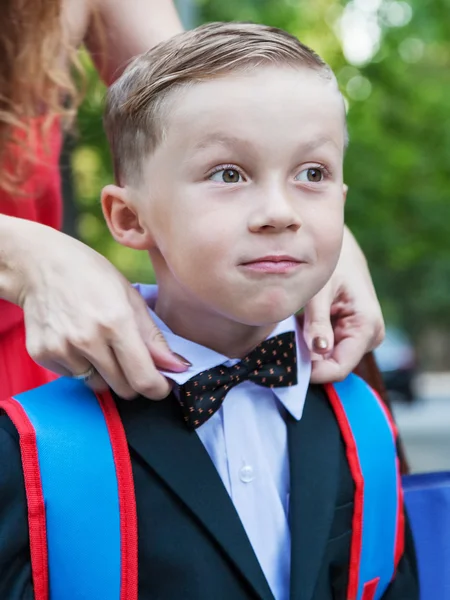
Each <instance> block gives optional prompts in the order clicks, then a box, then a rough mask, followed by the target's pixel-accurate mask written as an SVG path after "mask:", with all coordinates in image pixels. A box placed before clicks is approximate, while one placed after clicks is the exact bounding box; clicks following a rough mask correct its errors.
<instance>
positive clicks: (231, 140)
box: [194, 133, 339, 152]
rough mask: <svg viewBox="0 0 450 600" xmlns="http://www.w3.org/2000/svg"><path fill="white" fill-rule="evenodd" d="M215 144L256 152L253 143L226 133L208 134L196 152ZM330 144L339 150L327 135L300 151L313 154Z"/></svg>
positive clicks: (302, 145) (200, 141) (304, 146)
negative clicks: (243, 147)
mask: <svg viewBox="0 0 450 600" xmlns="http://www.w3.org/2000/svg"><path fill="white" fill-rule="evenodd" d="M214 144H216V145H217V144H219V145H222V146H228V147H233V146H241V147H242V146H245V147H246V149H247V150H248V151H249V150H254V147H253V144H252V143H251V142H249V141H248V140H245V139H242V138H240V137H237V136H234V135H229V134H226V133H207V134H206V135H204V136H203V137H202V138H200V139H199V140H198V141H197V142H196V143H195V145H194V151H195V150H202V149H203V148H207V147H208V146H212V145H214ZM328 144H332V145H333V146H334V147H335V148H337V149H338V150H339V147H338V145H337V144H336V141H335V140H333V138H331V137H328V136H327V135H323V136H319V137H317V138H315V139H313V140H311V141H309V142H306V143H304V144H302V143H300V144H299V150H303V151H306V152H311V151H313V150H317V149H318V148H320V147H322V146H325V145H328Z"/></svg>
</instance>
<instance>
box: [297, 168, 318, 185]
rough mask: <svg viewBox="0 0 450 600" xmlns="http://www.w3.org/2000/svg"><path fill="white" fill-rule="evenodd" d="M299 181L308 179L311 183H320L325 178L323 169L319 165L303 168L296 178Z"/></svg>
mask: <svg viewBox="0 0 450 600" xmlns="http://www.w3.org/2000/svg"><path fill="white" fill-rule="evenodd" d="M295 179H296V180H297V181H308V182H309V183H319V182H320V181H322V180H323V171H322V169H319V168H318V167H310V168H309V169H303V171H301V172H300V173H299V174H298V175H297V176H296V178H295Z"/></svg>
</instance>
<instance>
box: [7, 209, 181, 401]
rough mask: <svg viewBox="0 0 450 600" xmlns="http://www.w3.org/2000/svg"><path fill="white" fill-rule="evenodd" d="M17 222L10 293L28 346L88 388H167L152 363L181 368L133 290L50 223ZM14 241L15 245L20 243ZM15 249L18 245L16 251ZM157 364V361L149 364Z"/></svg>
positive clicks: (150, 391)
mask: <svg viewBox="0 0 450 600" xmlns="http://www.w3.org/2000/svg"><path fill="white" fill-rule="evenodd" d="M14 221H15V226H16V227H17V225H18V222H19V221H20V240H19V241H18V243H17V244H16V246H15V247H16V250H17V255H16V256H15V263H16V264H15V274H16V279H17V274H18V273H20V278H19V281H18V282H17V281H16V290H17V295H16V298H12V299H13V300H14V301H15V302H16V303H17V304H19V305H20V306H22V308H23V310H24V313H25V325H26V335H27V350H28V352H29V353H30V355H31V357H32V358H33V359H34V360H35V361H36V362H38V363H39V364H41V365H43V366H44V367H46V368H48V369H50V370H51V371H55V372H57V373H60V374H61V375H80V374H82V373H85V372H86V371H88V370H89V368H90V366H91V365H93V366H94V367H95V369H96V370H97V372H98V375H96V376H95V377H94V378H93V379H92V380H91V381H90V385H91V387H94V388H95V389H102V388H104V387H105V385H106V384H107V385H109V386H110V387H111V388H112V389H113V390H114V391H115V392H116V393H117V394H118V395H119V396H121V397H123V398H132V397H133V396H136V395H137V394H142V395H144V396H147V397H148V398H151V399H153V400H156V399H161V398H164V397H165V396H167V395H168V393H169V392H170V383H169V381H168V380H167V379H166V378H165V377H163V376H162V375H161V374H160V373H159V372H158V371H157V367H159V368H160V369H164V370H170V371H177V372H180V371H184V370H186V368H187V364H184V363H183V361H182V360H180V358H178V357H177V356H175V355H174V354H172V353H171V351H170V349H169V348H168V346H167V344H166V342H165V340H164V337H163V335H162V334H161V332H160V331H159V330H158V328H157V327H156V326H155V324H154V323H153V321H152V320H151V318H150V316H149V313H148V310H147V307H146V304H145V302H144V300H143V299H142V298H141V297H140V295H139V294H138V292H137V291H136V290H135V289H133V288H132V287H131V285H130V284H129V283H128V281H127V280H126V279H125V278H124V277H123V276H122V275H121V274H120V273H119V272H118V271H117V270H116V269H115V268H114V267H113V265H112V264H111V263H109V262H108V261H107V260H106V259H105V258H104V257H103V256H101V255H100V254H98V253H97V252H95V251H94V250H92V249H90V248H89V247H87V246H85V245H84V244H82V243H81V242H78V241H77V240H74V239H72V238H70V237H68V236H66V235H64V234H62V233H59V232H57V231H55V230H53V229H50V228H48V227H45V226H43V225H38V224H36V223H31V222H27V221H21V220H19V219H15V220H14ZM19 242H20V243H19ZM19 248H20V251H19ZM155 365H156V366H155Z"/></svg>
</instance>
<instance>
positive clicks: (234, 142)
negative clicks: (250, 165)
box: [194, 132, 253, 150]
mask: <svg viewBox="0 0 450 600" xmlns="http://www.w3.org/2000/svg"><path fill="white" fill-rule="evenodd" d="M214 144H220V145H222V146H246V147H247V148H248V149H250V148H253V144H252V143H251V142H249V141H248V140H244V139H242V138H240V137H238V136H235V135H229V134H227V133H222V132H220V133H219V132H215V133H207V134H206V135H204V136H203V137H202V138H200V139H199V140H198V141H197V142H196V144H195V145H194V150H202V149H203V148H207V147H208V146H212V145H214Z"/></svg>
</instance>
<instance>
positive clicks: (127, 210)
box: [101, 184, 153, 250]
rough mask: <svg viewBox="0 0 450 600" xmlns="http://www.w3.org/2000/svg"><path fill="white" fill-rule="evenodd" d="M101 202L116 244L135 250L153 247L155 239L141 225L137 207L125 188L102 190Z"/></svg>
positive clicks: (109, 187) (111, 186)
mask: <svg viewBox="0 0 450 600" xmlns="http://www.w3.org/2000/svg"><path fill="white" fill-rule="evenodd" d="M101 202H102V209H103V215H104V217H105V220H106V223H107V225H108V228H109V230H110V232H111V234H112V236H113V238H114V239H115V240H116V242H119V244H121V245H122V246H127V247H128V248H133V249H134V250H149V249H150V248H151V247H152V245H153V238H152V236H151V235H150V232H149V231H147V229H146V227H145V226H144V225H143V224H141V222H140V219H139V213H138V210H137V207H136V206H135V204H134V203H133V202H132V201H131V200H130V197H129V193H128V191H127V190H126V189H125V188H123V187H120V186H118V185H112V184H111V185H107V186H106V187H104V188H103V190H102V196H101Z"/></svg>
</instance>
